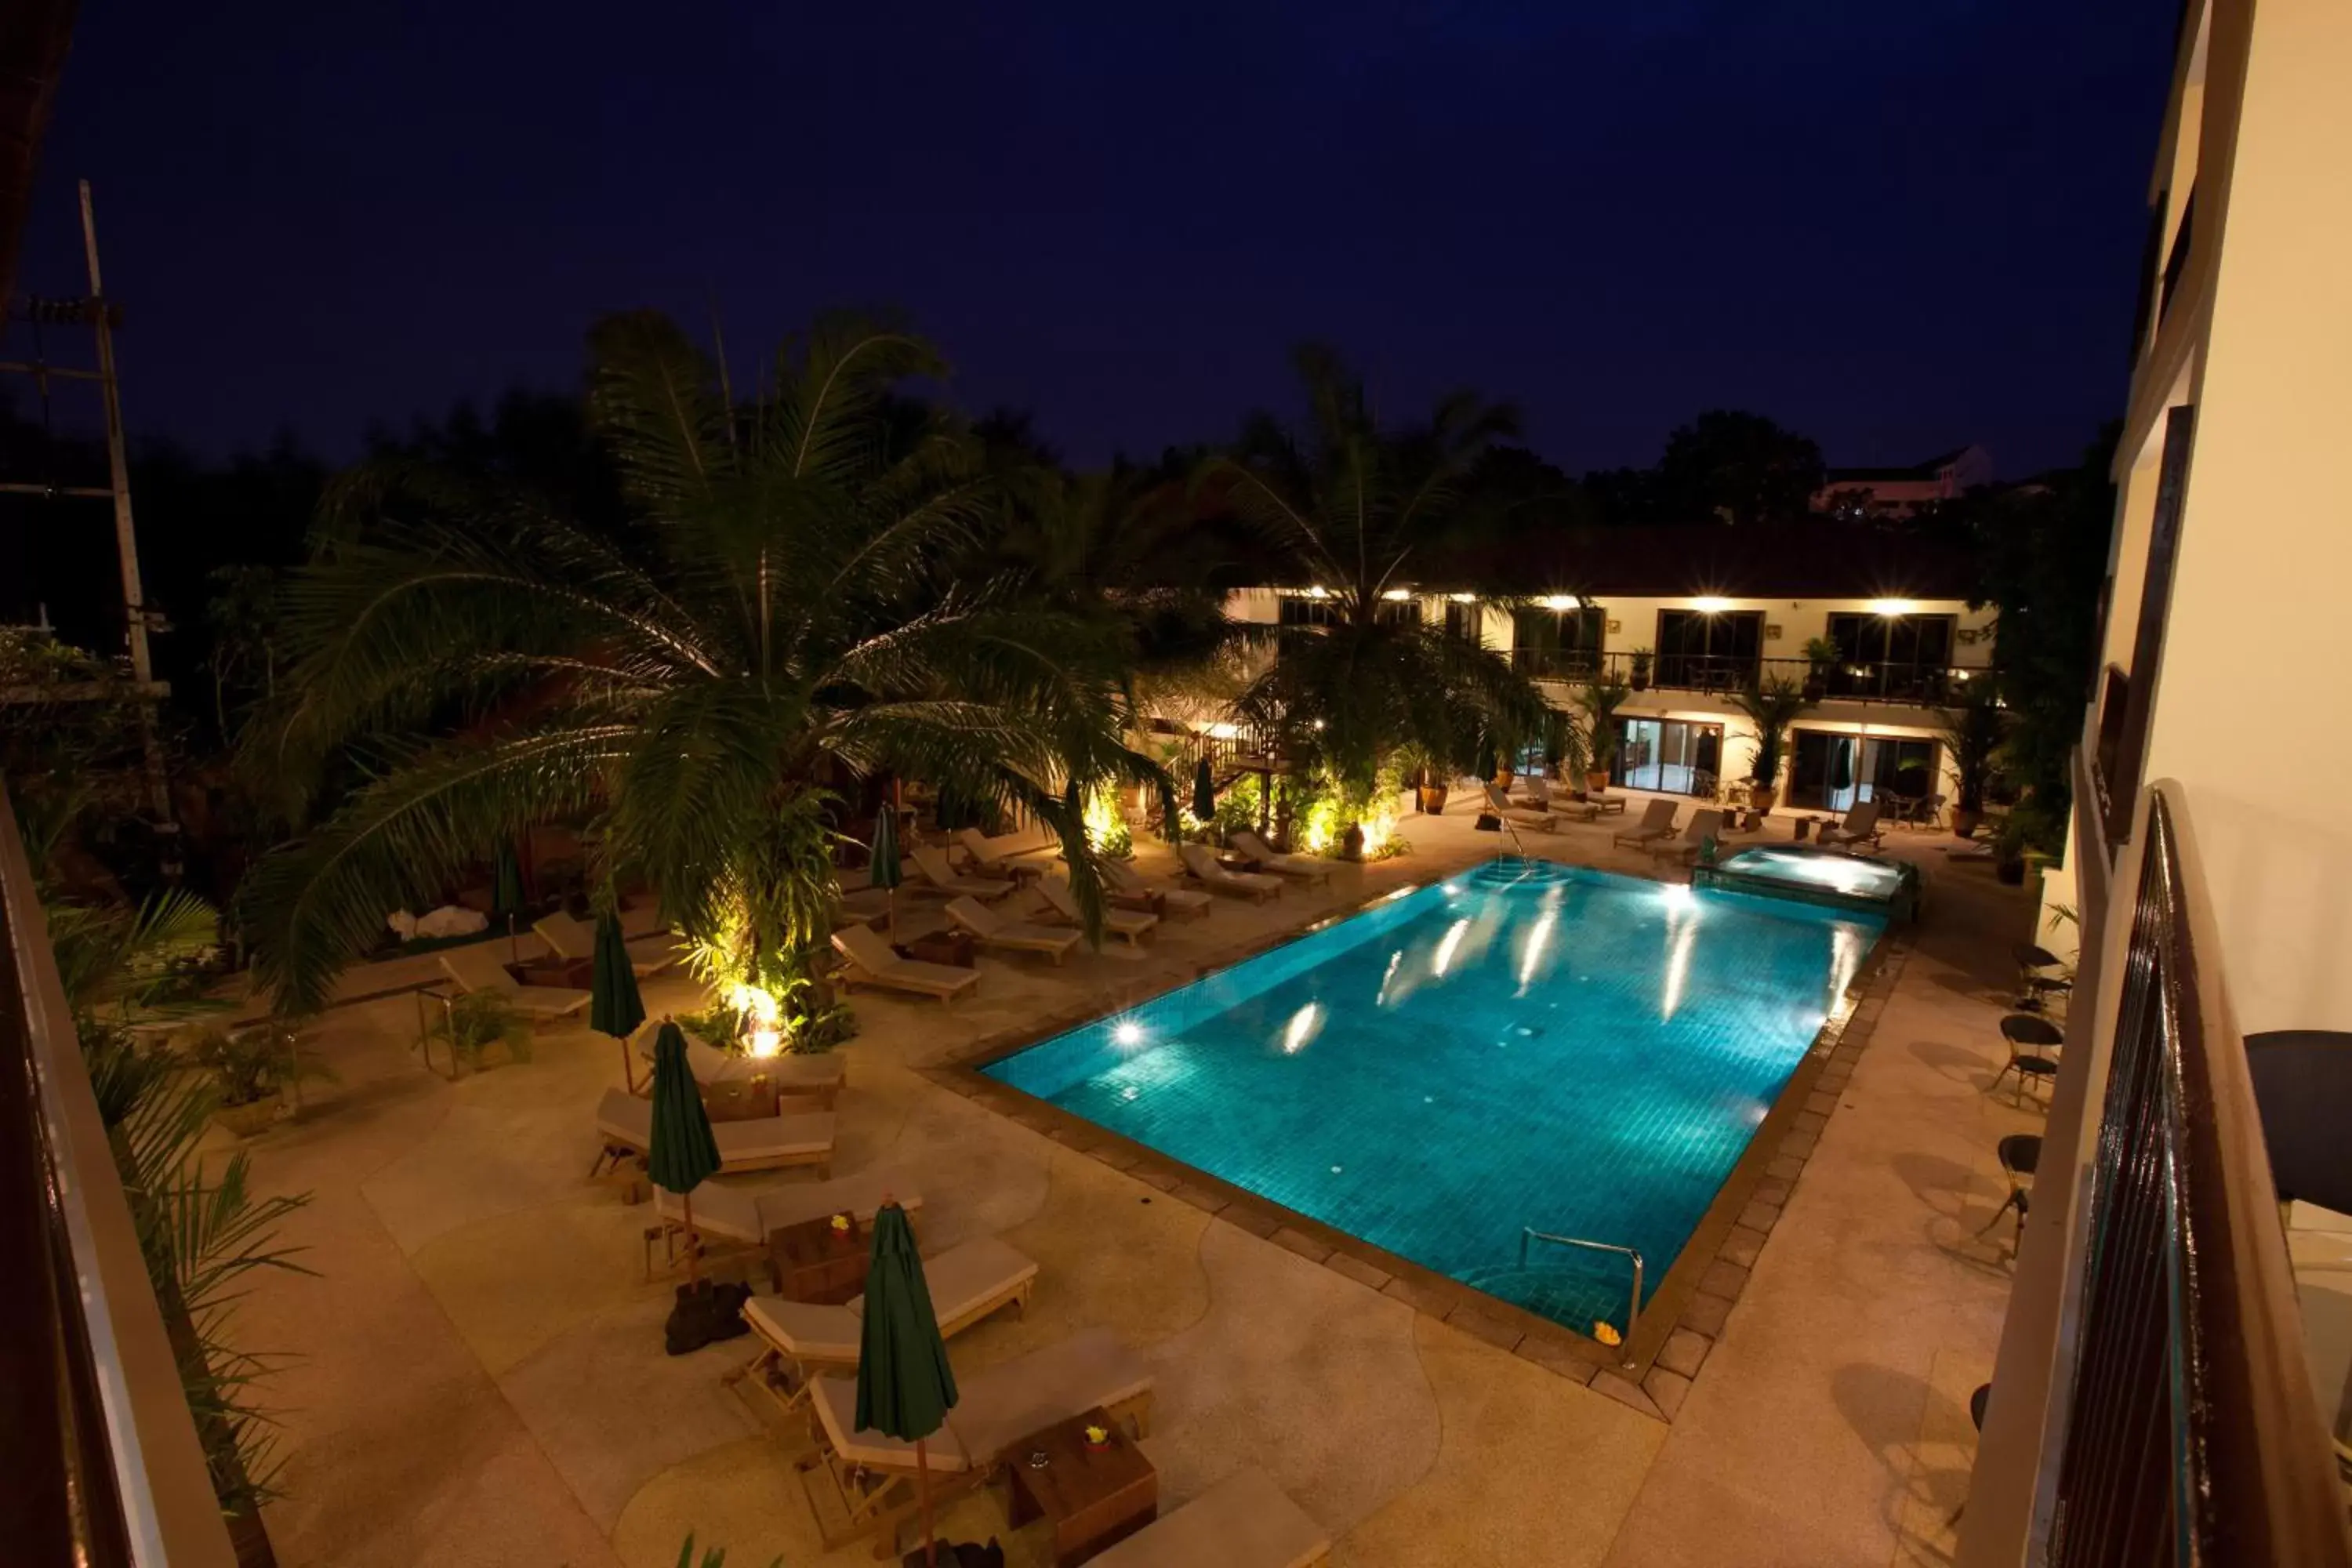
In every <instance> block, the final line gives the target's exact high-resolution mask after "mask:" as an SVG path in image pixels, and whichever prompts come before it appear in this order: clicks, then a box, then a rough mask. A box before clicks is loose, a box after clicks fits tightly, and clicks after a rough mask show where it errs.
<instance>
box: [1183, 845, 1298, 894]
mask: <svg viewBox="0 0 2352 1568" xmlns="http://www.w3.org/2000/svg"><path fill="white" fill-rule="evenodd" d="M1176 853H1177V856H1178V857H1179V858H1181V859H1182V860H1183V862H1184V869H1185V871H1186V872H1187V873H1188V874H1189V875H1190V876H1191V877H1192V879H1194V880H1195V881H1197V882H1199V883H1200V884H1201V885H1202V887H1204V888H1207V889H1210V890H1211V891H1212V892H1218V893H1230V894H1232V895H1233V896H1234V897H1235V898H1242V899H1255V900H1257V901H1258V902H1259V903H1261V904H1262V903H1264V902H1265V900H1268V899H1278V898H1280V897H1282V879H1281V878H1279V877H1269V876H1267V875H1266V874H1265V872H1263V871H1228V870H1226V869H1225V868H1223V866H1220V865H1218V864H1217V858H1216V857H1215V856H1214V855H1212V854H1210V853H1209V851H1208V849H1207V848H1206V847H1204V846H1202V845H1199V844H1184V845H1180V846H1178V847H1177V850H1176Z"/></svg>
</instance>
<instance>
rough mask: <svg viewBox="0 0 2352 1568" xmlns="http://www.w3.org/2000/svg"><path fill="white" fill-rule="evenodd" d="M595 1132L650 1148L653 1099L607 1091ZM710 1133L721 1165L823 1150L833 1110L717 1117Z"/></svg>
mask: <svg viewBox="0 0 2352 1568" xmlns="http://www.w3.org/2000/svg"><path fill="white" fill-rule="evenodd" d="M596 1130H597V1131H600V1132H602V1133H604V1136H605V1137H607V1138H610V1139H611V1140H613V1142H615V1143H625V1144H627V1145H628V1146H629V1147H630V1148H632V1149H650V1148H652V1147H653V1141H654V1102H653V1101H652V1100H639V1099H638V1098H637V1097H636V1096H635V1095H634V1094H631V1093H629V1092H628V1091H627V1090H626V1089H606V1090H605V1091H604V1099H603V1100H601V1101H599V1102H598V1104H597V1106H596ZM710 1135H711V1137H712V1139H713V1140H714V1141H715V1142H717V1143H718V1145H719V1164H720V1166H721V1167H722V1168H723V1167H725V1166H727V1165H730V1164H735V1163H743V1162H749V1161H753V1160H769V1159H779V1158H783V1157H787V1156H790V1155H793V1154H821V1153H824V1152H825V1151H827V1150H829V1149H831V1148H832V1147H833V1112H831V1111H829V1110H824V1111H817V1112H814V1113H813V1114H811V1115H807V1116H761V1117H755V1118H753V1119H751V1121H714V1122H712V1123H711V1125H710Z"/></svg>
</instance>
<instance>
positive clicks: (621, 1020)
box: [588, 910, 646, 1094]
mask: <svg viewBox="0 0 2352 1568" xmlns="http://www.w3.org/2000/svg"><path fill="white" fill-rule="evenodd" d="M645 1021H646V1002H645V998H644V997H642V996H640V995H638V994H637V970H636V966H635V964H633V963H630V962H629V950H628V948H627V947H626V946H625V945H624V944H623V942H622V941H621V917H620V916H619V915H616V914H614V912H613V911H612V910H604V911H603V912H602V913H600V914H598V915H597V917H596V970H595V973H594V975H593V977H592V978H591V980H590V982H589V989H588V1026H589V1027H590V1028H592V1029H597V1030H601V1031H603V1032H604V1033H605V1034H607V1035H610V1036H612V1037H614V1039H616V1040H618V1041H620V1042H621V1075H622V1076H623V1077H624V1078H625V1079H628V1082H629V1091H630V1092H631V1093H633V1094H634V1093H635V1092H636V1088H637V1079H636V1073H635V1070H634V1069H633V1068H631V1067H630V1066H629V1037H630V1036H631V1035H633V1034H635V1033H636V1030H637V1026H638V1025H639V1024H642V1023H644V1022H645Z"/></svg>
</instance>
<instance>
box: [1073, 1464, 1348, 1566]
mask: <svg viewBox="0 0 2352 1568" xmlns="http://www.w3.org/2000/svg"><path fill="white" fill-rule="evenodd" d="M1330 1552H1331V1537H1330V1535H1329V1533H1328V1532H1327V1531H1325V1530H1324V1528H1323V1527H1322V1526H1321V1525H1319V1524H1318V1523H1316V1522H1315V1521H1313V1520H1312V1519H1310V1518H1308V1517H1307V1510H1304V1509H1302V1508H1300V1507H1299V1506H1298V1505H1297V1503H1295V1502H1293V1501H1291V1500H1290V1499H1289V1498H1288V1497H1286V1495H1284V1493H1283V1490H1282V1489H1281V1488H1280V1487H1278V1486H1276V1485H1275V1484H1274V1482H1273V1481H1272V1480H1270V1479H1267V1477H1266V1473H1265V1471H1264V1470H1255V1469H1249V1470H1241V1471H1238V1472H1236V1473H1235V1474H1234V1475H1233V1476H1230V1477H1228V1478H1227V1479H1224V1480H1222V1481H1219V1482H1218V1483H1217V1484H1216V1485H1215V1486H1213V1487H1211V1488H1210V1489H1208V1490H1207V1491H1204V1492H1202V1494H1201V1495H1200V1496H1199V1497H1196V1498H1194V1499H1193V1500H1192V1501H1191V1502H1188V1503H1186V1504H1185V1505H1184V1506H1183V1507H1182V1508H1180V1509H1178V1510H1176V1511H1175V1512H1173V1513H1171V1514H1168V1515H1165V1516H1164V1517H1162V1518H1161V1519H1160V1521H1159V1522H1158V1523H1157V1524H1151V1525H1147V1526H1145V1527H1144V1528H1143V1529H1142V1530H1141V1531H1138V1532H1137V1533H1135V1534H1133V1535H1130V1536H1129V1537H1128V1538H1127V1539H1126V1540H1125V1541H1122V1542H1119V1543H1118V1545H1116V1546H1114V1547H1112V1548H1111V1549H1110V1550H1109V1551H1108V1552H1099V1553H1097V1555H1096V1556H1095V1557H1094V1558H1093V1560H1092V1561H1093V1562H1094V1563H1096V1564H1097V1568H1202V1564H1213V1565H1214V1568H1307V1564H1308V1563H1315V1562H1318V1561H1319V1560H1321V1559H1322V1558H1325V1557H1328V1556H1329V1555H1330Z"/></svg>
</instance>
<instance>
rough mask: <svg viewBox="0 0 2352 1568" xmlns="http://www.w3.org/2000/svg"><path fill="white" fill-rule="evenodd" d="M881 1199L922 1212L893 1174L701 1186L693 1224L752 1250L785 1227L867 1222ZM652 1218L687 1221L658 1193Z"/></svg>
mask: <svg viewBox="0 0 2352 1568" xmlns="http://www.w3.org/2000/svg"><path fill="white" fill-rule="evenodd" d="M885 1197H893V1198H896V1199H898V1206H899V1207H900V1208H903V1209H905V1210H906V1211H907V1212H908V1214H914V1213H917V1212H919V1210H920V1209H921V1208H922V1206H923V1194H921V1192H919V1190H917V1188H916V1186H915V1178H914V1177H913V1176H912V1175H910V1174H909V1173H907V1172H905V1171H901V1170H898V1169H895V1168H893V1169H885V1170H878V1171H861V1172H859V1173H857V1174H856V1175H854V1176H837V1177H835V1179H833V1180H832V1181H829V1182H793V1181H781V1182H762V1183H761V1184H758V1185H756V1186H736V1185H732V1184H729V1183H725V1182H705V1183H703V1184H702V1185H700V1186H698V1187H697V1188H695V1189H694V1223H695V1226H696V1227H697V1228H698V1229H701V1230H708V1231H709V1232H710V1233H711V1234H712V1235H714V1236H724V1237H730V1238H732V1239H734V1240H736V1241H748V1242H751V1243H753V1244H755V1245H757V1244H761V1243H764V1242H765V1241H766V1240H767V1239H768V1237H771V1236H772V1235H773V1234H775V1233H776V1232H777V1231H780V1230H782V1229H783V1228H784V1227H785V1226H793V1225H801V1224H804V1223H806V1222H807V1221H809V1220H813V1219H822V1218H824V1216H825V1215H835V1214H841V1213H844V1212H847V1213H850V1214H854V1215H856V1216H857V1217H858V1218H859V1219H861V1220H865V1221H868V1222H870V1221H871V1220H872V1219H873V1218H874V1211H875V1210H877V1209H878V1208H880V1207H881V1206H882V1200H883V1199H884V1198H885ZM654 1212H655V1213H656V1214H658V1215H661V1216H662V1218H664V1219H666V1220H670V1221H673V1222H679V1223H682V1222H683V1221H684V1220H685V1218H686V1205H683V1204H681V1203H680V1202H679V1201H678V1197H677V1194H676V1193H673V1192H668V1191H667V1190H665V1189H663V1188H661V1187H656V1188H655V1189H654Z"/></svg>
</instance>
